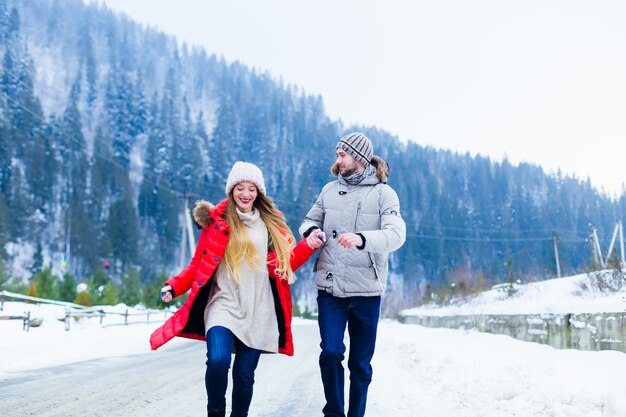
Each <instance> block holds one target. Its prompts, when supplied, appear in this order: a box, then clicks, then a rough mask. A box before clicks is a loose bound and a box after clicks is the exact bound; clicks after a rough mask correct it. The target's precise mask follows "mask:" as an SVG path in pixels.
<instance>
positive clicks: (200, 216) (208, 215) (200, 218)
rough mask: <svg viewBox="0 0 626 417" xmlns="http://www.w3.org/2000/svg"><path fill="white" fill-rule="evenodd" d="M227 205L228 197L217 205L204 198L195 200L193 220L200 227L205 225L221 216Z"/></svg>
mask: <svg viewBox="0 0 626 417" xmlns="http://www.w3.org/2000/svg"><path fill="white" fill-rule="evenodd" d="M227 206H228V199H227V198H225V199H224V200H222V201H220V202H219V203H218V204H217V205H215V206H214V205H213V204H211V203H209V202H208V201H206V200H198V201H196V205H195V207H194V208H193V211H192V215H193V220H194V221H195V222H196V224H197V225H198V226H200V227H206V226H208V225H209V224H211V223H213V222H214V221H215V219H217V218H222V217H223V216H224V211H225V210H226V207H227Z"/></svg>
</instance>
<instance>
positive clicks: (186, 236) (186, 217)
mask: <svg viewBox="0 0 626 417" xmlns="http://www.w3.org/2000/svg"><path fill="white" fill-rule="evenodd" d="M188 199H189V197H187V194H185V195H184V196H183V227H182V229H183V230H182V236H181V238H180V259H179V261H178V266H179V270H181V271H182V269H183V268H184V267H185V260H186V259H185V252H186V251H185V244H188V245H189V255H190V256H193V254H194V252H195V251H196V244H195V239H194V236H193V226H192V224H191V216H190V213H189V205H188ZM185 240H186V241H187V242H185Z"/></svg>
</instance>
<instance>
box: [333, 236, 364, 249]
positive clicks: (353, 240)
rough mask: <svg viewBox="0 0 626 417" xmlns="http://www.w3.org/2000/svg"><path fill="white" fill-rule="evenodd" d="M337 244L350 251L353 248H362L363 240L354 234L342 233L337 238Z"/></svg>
mask: <svg viewBox="0 0 626 417" xmlns="http://www.w3.org/2000/svg"><path fill="white" fill-rule="evenodd" d="M337 243H339V244H340V245H341V246H343V247H344V248H346V249H352V248H353V247H355V246H363V239H361V236H359V235H355V234H354V233H342V234H340V235H339V236H337Z"/></svg>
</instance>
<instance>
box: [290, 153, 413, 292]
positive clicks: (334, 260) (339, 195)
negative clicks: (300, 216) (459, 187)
mask: <svg viewBox="0 0 626 417" xmlns="http://www.w3.org/2000/svg"><path fill="white" fill-rule="evenodd" d="M372 164H373V165H374V166H375V167H377V171H376V175H371V176H369V177H367V178H365V179H364V180H363V181H361V183H360V184H358V185H349V184H347V183H346V182H345V181H344V179H343V178H342V177H341V176H339V177H338V179H337V180H336V181H333V182H330V183H328V184H326V185H325V186H324V188H323V189H322V191H321V193H320V195H319V197H318V198H317V201H316V202H315V204H314V205H313V207H312V208H311V209H310V210H309V212H308V213H307V215H306V217H305V219H304V221H303V222H302V225H301V226H300V229H299V232H300V234H301V235H302V236H304V235H305V234H308V233H309V232H310V231H311V230H312V229H313V228H315V227H317V228H320V229H322V230H323V231H324V232H325V233H326V237H327V240H326V243H325V244H324V245H323V246H322V247H321V249H320V251H319V252H318V253H319V256H318V258H317V260H316V261H315V266H314V269H313V270H314V271H315V283H316V285H317V288H318V289H321V290H325V291H327V292H329V293H331V294H332V295H334V296H336V297H354V296H377V295H383V294H384V292H385V288H386V285H387V270H388V254H389V252H393V251H395V250H396V249H398V248H400V247H401V246H402V244H403V243H404V241H405V239H406V225H405V223H404V220H402V217H401V216H400V203H399V200H398V195H397V194H396V192H395V191H394V190H393V189H392V188H391V187H390V186H389V185H387V184H386V183H385V181H386V179H387V174H388V169H387V163H386V162H385V161H383V160H382V159H380V158H378V157H374V160H373V161H372ZM332 171H333V173H334V174H335V175H337V169H336V167H335V166H333V170H332ZM346 232H352V233H360V234H362V235H363V236H364V237H365V246H364V248H363V249H357V248H352V249H346V248H344V247H343V246H341V245H340V244H338V243H337V239H336V236H338V235H340V234H342V233H346Z"/></svg>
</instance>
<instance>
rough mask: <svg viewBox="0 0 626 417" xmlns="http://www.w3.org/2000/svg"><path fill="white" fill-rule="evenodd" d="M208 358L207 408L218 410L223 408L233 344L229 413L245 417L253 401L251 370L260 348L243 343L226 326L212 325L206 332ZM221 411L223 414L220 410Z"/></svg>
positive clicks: (257, 358) (212, 410)
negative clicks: (231, 388)
mask: <svg viewBox="0 0 626 417" xmlns="http://www.w3.org/2000/svg"><path fill="white" fill-rule="evenodd" d="M206 346H207V353H206V356H207V361H206V374H205V378H204V381H205V384H206V393H207V410H208V411H209V412H218V411H221V410H224V409H225V408H226V387H227V386H228V369H229V368H230V360H231V353H232V351H233V347H236V352H235V363H234V364H233V400H232V401H233V405H232V413H231V414H230V415H231V417H246V416H247V415H248V409H249V408H250V402H251V401H252V387H253V386H254V371H255V370H256V367H257V365H258V363H259V357H260V356H261V351H260V350H257V349H253V348H250V347H248V346H246V345H244V344H243V343H242V342H241V341H240V340H239V339H237V338H236V337H235V335H233V333H232V332H231V331H230V330H228V329H227V328H225V327H221V326H215V327H211V328H210V329H209V331H208V332H207V334H206ZM222 415H223V414H222Z"/></svg>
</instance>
